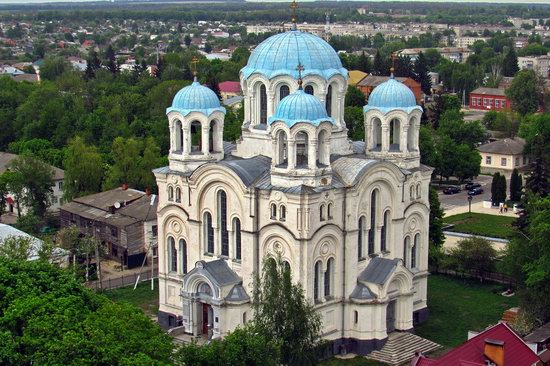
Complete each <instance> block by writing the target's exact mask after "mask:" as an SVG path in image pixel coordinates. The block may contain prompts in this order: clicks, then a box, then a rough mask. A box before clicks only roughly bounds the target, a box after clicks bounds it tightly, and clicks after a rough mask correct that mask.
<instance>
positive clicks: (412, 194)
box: [410, 185, 414, 201]
mask: <svg viewBox="0 0 550 366" xmlns="http://www.w3.org/2000/svg"><path fill="white" fill-rule="evenodd" d="M410 197H411V201H412V200H414V186H413V185H411V189H410Z"/></svg>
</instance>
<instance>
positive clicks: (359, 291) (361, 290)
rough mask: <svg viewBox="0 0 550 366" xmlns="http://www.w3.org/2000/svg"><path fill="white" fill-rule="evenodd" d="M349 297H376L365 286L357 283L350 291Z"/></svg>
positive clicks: (363, 298)
mask: <svg viewBox="0 0 550 366" xmlns="http://www.w3.org/2000/svg"><path fill="white" fill-rule="evenodd" d="M350 298H351V299H355V300H372V299H376V295H375V294H373V293H372V292H371V290H369V288H368V287H367V286H365V285H363V284H361V283H358V284H357V285H356V286H355V288H354V289H353V291H352V292H351V295H350Z"/></svg>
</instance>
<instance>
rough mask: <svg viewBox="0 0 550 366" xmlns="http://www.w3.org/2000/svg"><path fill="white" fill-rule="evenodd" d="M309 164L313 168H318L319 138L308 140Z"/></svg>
mask: <svg viewBox="0 0 550 366" xmlns="http://www.w3.org/2000/svg"><path fill="white" fill-rule="evenodd" d="M307 165H308V168H309V169H311V170H314V169H316V168H317V139H311V141H308V151H307Z"/></svg>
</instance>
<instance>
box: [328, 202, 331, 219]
mask: <svg viewBox="0 0 550 366" xmlns="http://www.w3.org/2000/svg"><path fill="white" fill-rule="evenodd" d="M327 217H328V219H329V220H332V203H329V204H328V205H327Z"/></svg>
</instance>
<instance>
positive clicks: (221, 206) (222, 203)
mask: <svg viewBox="0 0 550 366" xmlns="http://www.w3.org/2000/svg"><path fill="white" fill-rule="evenodd" d="M218 223H219V225H220V230H221V249H222V255H225V256H229V231H228V230H227V194H226V193H225V191H219V192H218Z"/></svg>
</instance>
